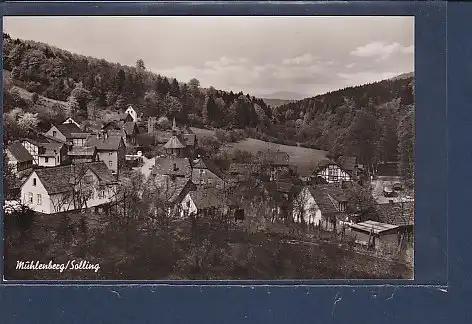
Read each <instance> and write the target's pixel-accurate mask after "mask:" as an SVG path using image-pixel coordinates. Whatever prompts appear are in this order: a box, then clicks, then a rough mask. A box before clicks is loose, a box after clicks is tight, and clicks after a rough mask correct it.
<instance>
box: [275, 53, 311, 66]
mask: <svg viewBox="0 0 472 324" xmlns="http://www.w3.org/2000/svg"><path fill="white" fill-rule="evenodd" d="M318 60H319V57H318V56H314V55H312V54H309V53H307V54H303V55H300V56H297V57H293V58H287V59H284V60H283V61H282V63H283V64H285V65H310V64H313V63H314V62H317V61H318Z"/></svg>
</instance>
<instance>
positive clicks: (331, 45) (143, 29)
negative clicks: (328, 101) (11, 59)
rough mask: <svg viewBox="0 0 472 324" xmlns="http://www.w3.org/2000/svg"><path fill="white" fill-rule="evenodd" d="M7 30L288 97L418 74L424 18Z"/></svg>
mask: <svg viewBox="0 0 472 324" xmlns="http://www.w3.org/2000/svg"><path fill="white" fill-rule="evenodd" d="M3 30H4V32H7V33H9V34H10V35H11V37H13V38H20V39H28V40H35V41H39V42H44V43H47V44H50V45H53V46H56V47H59V48H62V49H65V50H69V51H71V52H74V53H78V54H83V55H87V56H92V57H97V58H103V59H106V60H107V61H110V62H117V63H121V64H123V65H135V63H136V61H137V60H138V59H142V60H144V63H145V66H146V69H147V70H150V71H153V72H156V73H159V74H161V75H164V76H168V77H175V78H176V79H177V80H178V81H182V82H186V81H188V80H190V79H191V78H197V79H198V80H199V81H200V83H201V86H202V87H209V86H213V87H215V88H216V89H221V90H228V91H229V90H232V91H233V92H239V91H243V92H244V93H250V94H251V95H255V96H261V97H264V96H266V97H273V96H272V95H271V94H274V93H277V95H279V96H280V97H284V96H285V98H279V99H301V98H302V97H309V96H315V95H317V94H322V93H325V92H327V91H332V90H337V89H340V88H344V87H346V86H354V85H360V84H364V83H368V82H374V81H380V80H382V79H386V78H390V77H393V76H396V75H398V74H401V73H405V72H412V71H414V17H382V16H376V17H374V16H365V17H363V16H357V17H354V16H345V17H340V16H337V17H328V16H303V17H300V16H299V17H275V16H272V17H256V16H252V17H249V16H232V17H228V16H227V17H196V16H193V17H190V16H181V17H170V16H166V17H163V16H160V17H145V16H139V17H138V16H134V17H124V16H122V17H98V16H95V17H4V19H3ZM281 92H290V93H285V94H282V93H281ZM277 95H276V96H277Z"/></svg>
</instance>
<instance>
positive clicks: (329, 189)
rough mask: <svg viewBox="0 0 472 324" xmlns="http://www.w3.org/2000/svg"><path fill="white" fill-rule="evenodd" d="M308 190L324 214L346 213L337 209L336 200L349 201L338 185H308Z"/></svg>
mask: <svg viewBox="0 0 472 324" xmlns="http://www.w3.org/2000/svg"><path fill="white" fill-rule="evenodd" d="M308 190H309V191H310V193H311V195H312V196H313V198H314V199H315V201H316V204H317V205H318V208H319V209H320V211H321V214H322V215H325V216H329V215H338V214H344V213H342V212H340V211H339V210H338V209H337V207H336V205H335V202H337V203H339V202H341V201H347V197H346V195H345V194H344V192H343V190H342V189H341V188H339V187H338V186H337V185H331V184H327V185H317V186H308Z"/></svg>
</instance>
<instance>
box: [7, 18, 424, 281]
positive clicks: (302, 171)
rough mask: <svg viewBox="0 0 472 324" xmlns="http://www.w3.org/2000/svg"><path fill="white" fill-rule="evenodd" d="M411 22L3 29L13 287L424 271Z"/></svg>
mask: <svg viewBox="0 0 472 324" xmlns="http://www.w3.org/2000/svg"><path fill="white" fill-rule="evenodd" d="M414 22H415V21H414V17H412V16H297V17H290V16H264V17H262V16H260V17H258V16H207V17H205V16H73V17H72V16H70V17H66V16H36V17H35V16H28V17H27V16H5V17H3V218H4V280H159V281H162V280H164V281H175V280H244V281H248V280H271V281H272V280H328V279H413V278H414V159H415V157H414V148H415V145H414V125H415V118H414V116H415V96H414V57H415V55H414V53H415V51H414V31H415V30H414Z"/></svg>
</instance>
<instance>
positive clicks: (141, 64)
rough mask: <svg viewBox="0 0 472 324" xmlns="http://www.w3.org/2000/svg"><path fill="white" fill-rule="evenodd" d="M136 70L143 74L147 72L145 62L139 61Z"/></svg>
mask: <svg viewBox="0 0 472 324" xmlns="http://www.w3.org/2000/svg"><path fill="white" fill-rule="evenodd" d="M136 70H138V72H143V71H145V70H146V67H145V65H144V61H143V60H142V59H138V60H137V61H136Z"/></svg>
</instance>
